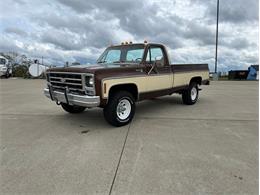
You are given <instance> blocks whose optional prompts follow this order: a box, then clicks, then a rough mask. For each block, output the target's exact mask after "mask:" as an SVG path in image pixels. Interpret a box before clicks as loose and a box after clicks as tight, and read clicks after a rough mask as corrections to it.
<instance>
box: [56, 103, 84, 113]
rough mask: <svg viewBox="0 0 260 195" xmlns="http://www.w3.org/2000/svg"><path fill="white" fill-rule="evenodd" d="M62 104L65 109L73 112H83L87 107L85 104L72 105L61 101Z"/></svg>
mask: <svg viewBox="0 0 260 195" xmlns="http://www.w3.org/2000/svg"><path fill="white" fill-rule="evenodd" d="M60 105H61V107H62V108H63V110H65V111H66V112H69V113H72V114H76V113H81V112H83V111H84V110H85V109H86V108H85V107H83V106H72V105H68V104H66V103H60Z"/></svg>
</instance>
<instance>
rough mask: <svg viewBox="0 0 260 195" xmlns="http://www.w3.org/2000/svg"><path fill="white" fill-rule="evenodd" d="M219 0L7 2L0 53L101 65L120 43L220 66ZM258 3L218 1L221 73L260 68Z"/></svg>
mask: <svg viewBox="0 0 260 195" xmlns="http://www.w3.org/2000/svg"><path fill="white" fill-rule="evenodd" d="M216 7H217V0H45V1H43V0H5V1H3V2H2V3H1V6H0V52H10V51H11V52H18V53H20V54H25V55H27V56H28V57H30V58H32V59H34V58H41V57H42V56H43V58H44V62H45V63H46V64H53V65H64V64H65V62H66V61H68V62H70V63H72V62H75V61H77V62H80V63H95V61H96V59H97V58H98V57H99V55H100V54H101V53H102V52H103V50H104V49H105V48H106V47H107V46H109V45H111V44H114V45H117V44H120V43H121V42H122V41H132V42H134V43H137V42H143V41H144V40H147V41H148V42H156V43H162V44H165V45H166V46H167V47H168V48H169V54H170V56H171V57H170V58H171V62H172V63H174V64H181V63H208V64H209V67H210V70H211V71H214V65H215V36H216V10H217V9H216ZM258 9H259V5H258V0H220V13H219V14H220V17H219V49H218V53H219V55H218V58H219V61H218V70H219V71H222V72H226V71H228V70H234V69H247V67H248V66H249V65H251V64H258V58H259V54H258V39H259V37H258V30H259V27H258V26H259V21H258V18H259V17H258V14H259V11H258Z"/></svg>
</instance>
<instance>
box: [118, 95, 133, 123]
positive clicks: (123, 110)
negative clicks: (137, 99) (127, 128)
mask: <svg viewBox="0 0 260 195" xmlns="http://www.w3.org/2000/svg"><path fill="white" fill-rule="evenodd" d="M130 113H131V103H130V101H129V100H128V99H122V100H120V101H119V103H118V105H117V108H116V114H117V117H118V118H119V119H120V120H125V119H127V118H128V117H129V115H130Z"/></svg>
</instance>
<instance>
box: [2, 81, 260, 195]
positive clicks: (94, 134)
mask: <svg viewBox="0 0 260 195" xmlns="http://www.w3.org/2000/svg"><path fill="white" fill-rule="evenodd" d="M44 86H45V82H44V81H43V80H23V79H8V80H3V79H2V80H0V98H1V104H0V120H1V140H0V141H1V145H0V146H1V192H2V193H3V194H15V193H24V194H38V193H41V194H76V193H78V194H110V193H111V194H191V193H192V194H238V193H240V194H258V136H259V133H258V82H254V81H250V82H248V81H218V82H212V84H211V85H210V86H203V87H202V88H203V90H202V91H201V94H200V99H199V101H198V102H197V104H195V105H193V106H186V105H183V104H182V103H181V97H180V96H179V95H173V96H168V97H162V98H157V99H153V100H148V101H144V102H140V103H138V104H137V109H136V116H135V118H134V120H133V122H132V123H131V124H130V125H128V126H125V127H122V128H114V127H111V126H109V125H108V124H107V123H106V122H105V120H104V118H103V114H102V110H101V109H98V108H96V109H91V110H87V111H86V112H84V113H82V114H77V115H71V114H67V113H65V112H64V111H63V110H62V109H61V108H60V107H58V106H56V104H55V103H53V102H51V101H49V100H48V99H47V98H45V97H44V96H43V94H42V89H43V87H44Z"/></svg>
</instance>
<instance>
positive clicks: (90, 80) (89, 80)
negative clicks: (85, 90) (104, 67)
mask: <svg viewBox="0 0 260 195" xmlns="http://www.w3.org/2000/svg"><path fill="white" fill-rule="evenodd" d="M85 82H86V87H93V86H94V76H92V75H87V76H86V78H85Z"/></svg>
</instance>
